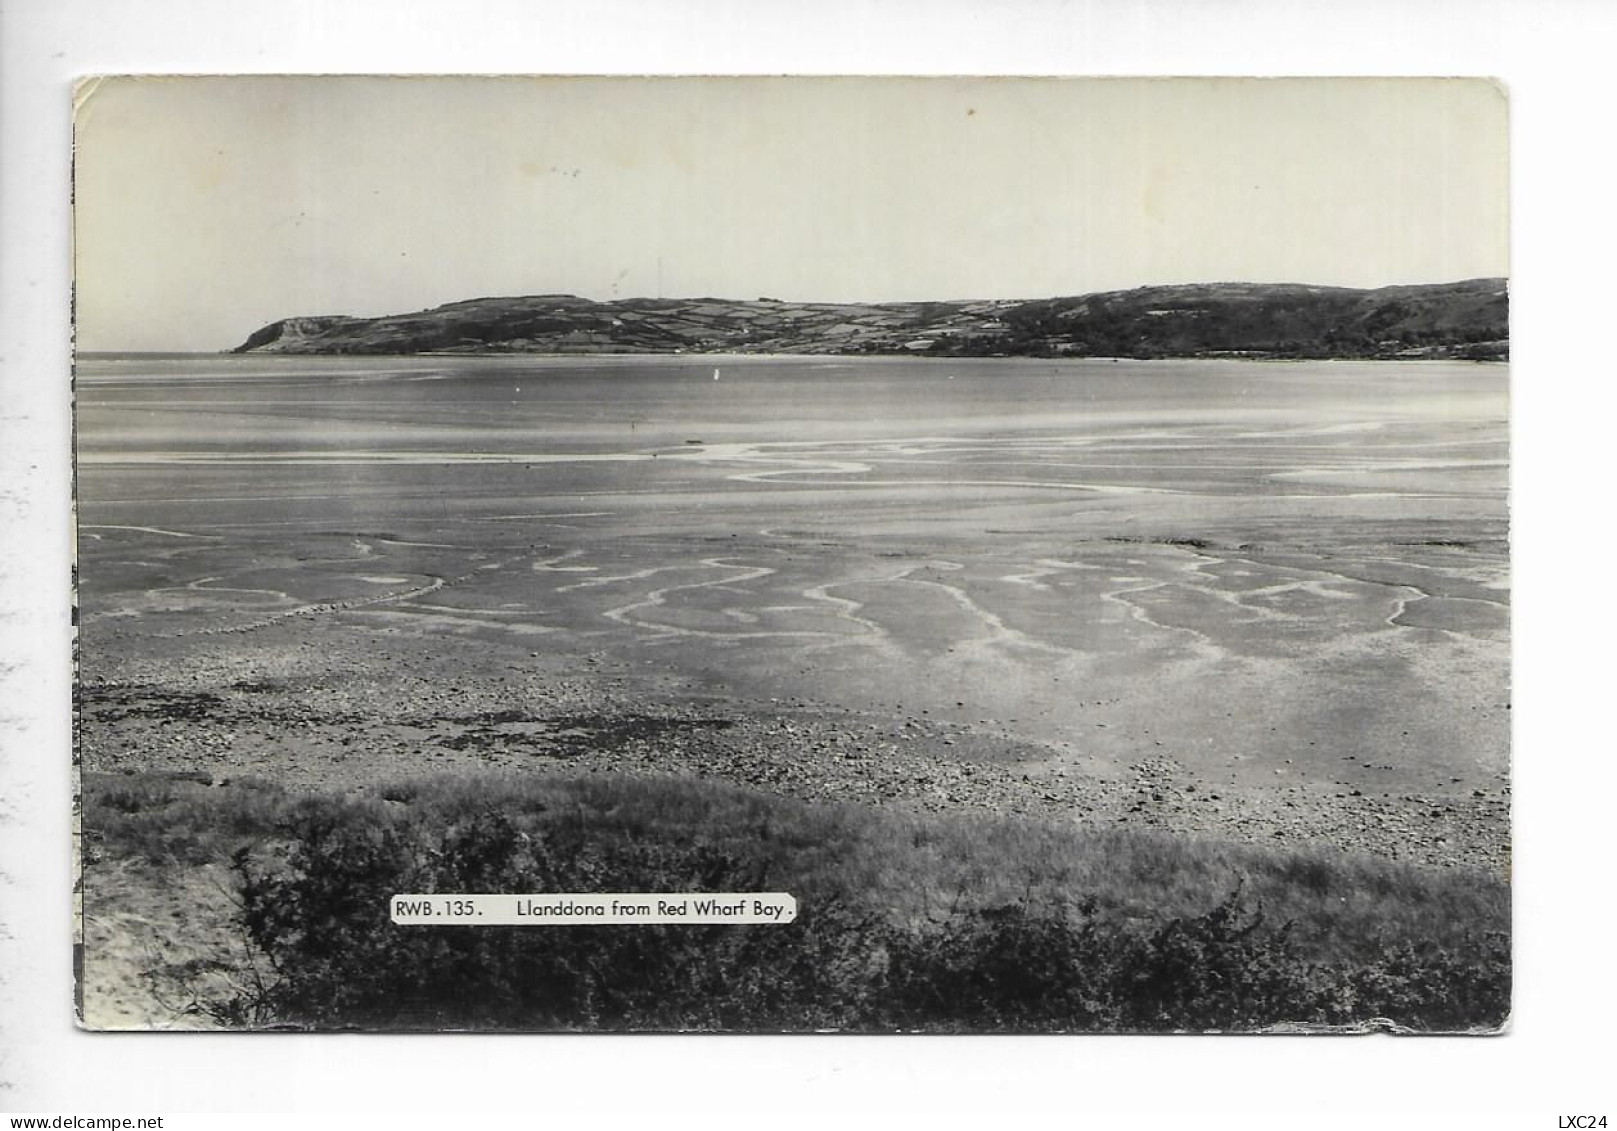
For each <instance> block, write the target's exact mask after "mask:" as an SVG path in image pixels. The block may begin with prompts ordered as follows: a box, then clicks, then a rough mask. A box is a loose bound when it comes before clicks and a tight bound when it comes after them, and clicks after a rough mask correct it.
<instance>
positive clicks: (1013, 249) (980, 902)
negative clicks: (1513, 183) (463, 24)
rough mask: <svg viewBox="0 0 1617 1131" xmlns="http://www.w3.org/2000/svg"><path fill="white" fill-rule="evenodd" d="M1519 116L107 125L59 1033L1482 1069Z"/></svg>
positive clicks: (132, 90)
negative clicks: (304, 1034)
mask: <svg viewBox="0 0 1617 1131" xmlns="http://www.w3.org/2000/svg"><path fill="white" fill-rule="evenodd" d="M1508 117H1509V96H1508V94H1507V92H1506V90H1505V89H1504V87H1503V86H1502V85H1501V84H1499V83H1497V82H1493V81H1490V80H1488V79H1486V78H1477V77H1473V78H1435V77H1434V78H1419V77H1359V78H1318V77H1314V78H1261V79H1260V78H1238V77H1222V78H1209V77H1202V78H1189V77H1187V78H1033V77H1001V78H993V77H970V78H966V77H961V78H948V77H924V78H923V77H909V78H904V77H870V76H865V77H729V78H723V77H623V76H619V77H581V76H566V77H562V76H554V77H538V76H459V77H455V76H430V77H429V76H403V77H382V76H340V75H299V76H292V75H287V76H276V75H256V76H248V75H213V76H199V75H190V76H166V75H110V76H104V77H97V78H87V79H84V80H83V81H81V82H80V83H79V85H78V87H77V90H76V91H75V93H74V123H73V129H74V135H73V145H74V155H73V206H72V224H73V249H72V255H73V288H74V293H73V302H74V327H73V329H74V357H73V398H74V406H73V412H74V420H73V424H74V445H75V453H74V457H75V458H74V484H73V486H74V507H75V521H76V530H77V543H76V565H75V578H74V580H75V586H76V608H77V635H76V641H75V655H74V660H75V663H76V683H75V689H74V704H73V709H74V733H73V762H74V770H75V774H76V783H77V786H76V799H75V803H74V824H75V837H74V842H75V851H76V857H75V867H76V872H77V875H76V882H77V887H76V891H75V902H76V905H77V906H76V911H77V930H78V939H77V948H76V955H75V961H74V977H75V981H76V985H75V987H74V991H73V992H74V997H75V1001H76V1011H77V1018H78V1024H79V1025H80V1026H82V1027H83V1028H85V1029H89V1030H96V1031H103V1030H135V1031H179V1030H184V1031H192V1030H205V1031H214V1032H244V1031H258V1030H291V1031H332V1030H347V1031H363V1032H373V1033H402V1032H468V1031H469V1032H513V1033H590V1032H605V1033H624V1032H647V1033H693V1034H694V1033H748V1034H773V1033H842V1034H913V1033H928V1034H934V1033H935V1034H989V1033H1005V1034H1034V1033H1049V1034H1163V1033H1191V1034H1249V1033H1268V1034H1297V1035H1306V1034H1326V1033H1336V1034H1340V1033H1394V1034H1415V1033H1422V1034H1427V1033H1445V1034H1449V1033H1465V1034H1478V1035H1488V1036H1490V1037H1494V1036H1496V1035H1498V1034H1500V1033H1501V1032H1502V1031H1504V1030H1506V1029H1508V1027H1509V1023H1510V1018H1511V1015H1512V1008H1513V998H1512V916H1511V876H1512V872H1511V848H1512V838H1511V828H1512V826H1511V811H1512V798H1511V781H1512V778H1511V739H1510V736H1511V717H1512V716H1511V683H1512V681H1511V653H1510V623H1511V622H1510V597H1511V562H1510V553H1509V544H1510V543H1509V539H1510V513H1509V483H1510V412H1509V402H1510V367H1509V359H1510V285H1509V276H1510V220H1509V153H1508V150H1509V136H1508V129H1507V122H1508ZM1198 1043H1200V1042H1198Z"/></svg>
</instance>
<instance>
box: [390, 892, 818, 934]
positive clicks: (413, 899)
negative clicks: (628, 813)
mask: <svg viewBox="0 0 1617 1131" xmlns="http://www.w3.org/2000/svg"><path fill="white" fill-rule="evenodd" d="M389 907H390V908H391V910H392V915H393V922H394V923H396V924H398V925H400V926H408V927H419V926H481V927H600V926H609V925H610V926H625V925H633V924H636V923H642V924H645V923H753V924H757V923H763V924H774V923H790V922H792V921H793V920H794V919H796V918H797V900H796V899H794V898H792V897H791V896H789V895H787V894H786V893H785V892H779V891H759V892H740V893H736V892H720V893H703V894H697V893H692V892H676V893H674V894H670V895H660V894H658V893H656V892H605V893H602V892H547V893H545V894H542V895H491V894H488V893H477V894H461V893H449V894H445V893H443V892H437V893H432V894H426V895H395V896H394V897H393V898H392V899H391V900H390V901H389Z"/></svg>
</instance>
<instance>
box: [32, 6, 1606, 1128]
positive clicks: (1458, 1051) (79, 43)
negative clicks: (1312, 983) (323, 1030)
mask: <svg viewBox="0 0 1617 1131" xmlns="http://www.w3.org/2000/svg"><path fill="white" fill-rule="evenodd" d="M1614 42H1617V8H1613V7H1611V6H1608V5H1602V4H1598V3H1593V2H1589V3H1578V2H1573V0H1564V2H1555V0H1463V2H1462V0H1449V2H1440V0H1429V2H1425V3H1416V2H1411V0H1376V2H1368V0H1363V2H1358V3H1347V2H1345V0H1338V2H1337V3H1334V4H1311V3H1302V2H1298V0H1264V2H1256V0H1219V2H1217V3H1194V2H1191V0H1134V2H1125V0H1113V2H1105V0H1088V2H1083V0H1072V2H1066V0H1047V2H1038V0H1012V2H996V3H991V2H988V0H932V2H926V0H863V2H855V0H817V2H815V3H793V4H785V3H779V4H777V3H766V2H763V0H712V2H705V3H704V2H695V0H691V2H685V0H661V2H646V3H630V2H627V0H609V2H605V3H583V2H578V0H570V2H568V3H551V2H548V0H462V2H460V3H455V4H446V3H438V2H435V0H327V2H325V3H320V2H317V0H296V2H293V0H287V2H285V3H280V4H266V3H255V4H248V3H242V2H239V0H106V2H97V0H14V2H12V3H10V4H8V5H7V6H6V7H5V9H4V10H3V12H0V52H3V54H0V83H3V87H0V141H3V144H4V156H3V160H0V217H3V224H4V226H3V237H0V247H3V254H0V273H3V275H0V283H3V288H4V289H3V291H0V586H3V591H0V592H3V596H0V601H3V604H0V616H3V617H4V619H0V664H4V663H5V662H7V661H9V660H11V659H13V658H14V654H15V653H17V652H18V651H21V650H26V651H27V652H28V653H29V655H30V659H29V662H28V664H27V666H26V667H24V668H22V669H20V670H13V671H11V672H9V673H8V672H6V671H5V670H4V669H3V668H0V720H4V722H3V724H0V726H3V729H0V752H3V756H0V872H3V873H4V877H3V878H0V922H3V923H4V924H5V925H6V927H7V928H8V929H9V931H10V932H11V934H12V936H13V937H12V938H9V939H0V978H3V979H4V982H3V984H0V1080H3V1081H4V1082H6V1083H7V1084H9V1087H8V1088H6V1089H4V1090H0V1110H13V1111H18V1110H20V1111H46V1110H49V1111H53V1112H71V1111H78V1112H90V1111H121V1112H123V1113H126V1114H140V1113H153V1112H164V1111H166V1112H182V1111H210V1110H211V1111H221V1112H267V1111H352V1112H379V1111H410V1112H415V1113H418V1114H419V1113H423V1112H431V1111H436V1110H443V1111H463V1112H472V1111H499V1110H508V1109H509V1110H520V1111H526V1112H534V1113H536V1112H544V1111H566V1110H578V1111H584V1112H598V1111H601V1110H614V1109H616V1110H639V1111H648V1112H659V1111H669V1110H675V1111H678V1110H688V1109H693V1108H694V1109H702V1108H706V1109H714V1110H724V1111H737V1110H744V1109H748V1108H760V1109H763V1110H776V1111H780V1110H786V1111H795V1112H815V1111H827V1110H848V1109H866V1110H870V1109H877V1110H889V1111H917V1112H919V1111H926V1110H948V1111H953V1112H961V1113H965V1112H971V1111H976V1110H1008V1109H1022V1110H1028V1109H1039V1108H1045V1109H1051V1110H1059V1111H1064V1112H1069V1113H1073V1112H1090V1113H1100V1112H1148V1111H1154V1112H1186V1113H1203V1114H1217V1113H1230V1112H1267V1113H1281V1112H1310V1111H1327V1112H1358V1113H1365V1114H1371V1113H1374V1114H1378V1115H1382V1116H1385V1115H1387V1114H1389V1113H1402V1114H1403V1115H1404V1116H1405V1117H1406V1118H1409V1119H1410V1120H1411V1123H1410V1125H1414V1122H1413V1120H1414V1117H1415V1116H1416V1115H1418V1113H1424V1112H1431V1113H1458V1112H1473V1111H1474V1112H1479V1113H1480V1112H1490V1113H1495V1114H1496V1115H1497V1113H1509V1112H1533V1113H1537V1114H1536V1115H1535V1116H1534V1117H1533V1118H1531V1119H1528V1120H1524V1121H1522V1122H1520V1123H1519V1125H1520V1126H1529V1127H1531V1126H1553V1125H1554V1122H1553V1121H1554V1119H1555V1116H1556V1114H1557V1113H1564V1114H1568V1115H1570V1114H1574V1113H1577V1112H1596V1113H1599V1112H1605V1113H1608V1114H1611V1115H1614V1116H1617V1112H1614V1111H1612V1110H1611V1106H1612V1105H1611V1099H1612V1097H1613V1089H1612V1086H1611V1085H1610V1083H1609V1082H1608V1081H1609V1080H1610V1078H1611V1073H1610V1068H1609V1064H1607V1063H1606V1062H1605V1058H1604V1056H1602V1055H1601V1054H1602V1053H1603V1051H1604V1050H1605V1049H1606V1048H1608V1047H1609V1044H1610V1042H1609V1039H1607V1037H1606V1026H1607V1025H1609V1024H1610V1021H1609V1018H1611V1017H1612V1016H1613V1013H1614V1011H1613V1009H1612V1005H1613V993H1612V989H1611V976H1610V969H1609V966H1610V963H1609V952H1610V950H1611V947H1612V943H1613V934H1612V930H1611V913H1610V909H1609V895H1608V893H1609V891H1610V887H1611V882H1612V881H1611V879H1610V875H1609V872H1608V870H1607V868H1606V867H1605V864H1606V860H1607V859H1608V857H1609V852H1608V851H1606V849H1607V846H1608V844H1609V841H1608V840H1607V838H1606V836H1605V822H1606V818H1607V808H1608V804H1609V803H1608V798H1610V797H1611V796H1612V785H1613V780H1612V779H1613V773H1612V760H1613V744H1612V742H1611V739H1610V736H1609V732H1608V731H1607V730H1606V729H1604V728H1603V727H1602V726H1601V725H1600V724H1601V723H1603V722H1604V721H1605V720H1604V717H1603V715H1601V714H1600V713H1599V712H1600V708H1601V707H1602V706H1604V702H1603V701H1604V700H1605V699H1606V698H1608V696H1609V693H1608V686H1607V685H1608V684H1609V682H1610V680H1609V677H1608V676H1607V674H1606V673H1607V672H1608V671H1609V670H1610V665H1611V661H1610V659H1609V657H1608V656H1606V655H1605V654H1603V653H1604V650H1603V649H1601V650H1597V649H1600V646H1601V645H1603V644H1605V643H1606V640H1607V635H1606V632H1607V630H1608V629H1609V628H1610V627H1611V626H1610V613H1609V607H1610V602H1609V600H1603V598H1605V597H1606V595H1607V594H1608V593H1609V592H1610V589H1609V585H1610V563H1612V562H1613V561H1617V556H1614V554H1613V552H1612V549H1613V548H1612V545H1611V542H1612V536H1611V532H1610V531H1611V526H1612V520H1611V519H1609V518H1607V517H1605V513H1604V512H1606V511H1607V510H1608V509H1609V506H1610V504H1609V501H1608V499H1607V498H1606V497H1605V496H1604V494H1603V492H1602V490H1601V488H1603V487H1605V486H1606V485H1607V484H1609V483H1610V482H1611V481H1612V472H1611V466H1612V465H1611V462H1610V460H1611V458H1612V454H1613V453H1612V451H1611V449H1612V447H1613V445H1612V443H1611V440H1610V433H1611V431H1612V427H1613V425H1612V421H1613V419H1614V417H1613V416H1612V415H1611V414H1610V413H1609V412H1607V411H1606V410H1607V409H1608V408H1609V407H1610V404H1611V396H1610V392H1609V387H1610V384H1611V383H1612V381H1613V379H1614V376H1613V374H1612V373H1611V362H1610V360H1609V358H1608V356H1607V355H1608V350H1609V347H1608V346H1607V343H1606V342H1605V341H1604V340H1603V337H1604V334H1605V332H1606V331H1607V328H1608V326H1609V325H1610V324H1611V322H1612V318H1611V315H1610V314H1609V313H1608V308H1609V306H1610V295H1609V292H1610V290H1611V287H1610V284H1609V283H1608V281H1607V278H1606V271H1605V269H1606V268H1607V266H1608V264H1609V263H1610V261H1611V258H1612V251H1613V248H1614V246H1617V244H1614V241H1613V238H1612V237H1613V204H1612V202H1613V200H1617V194H1614V193H1613V191H1612V189H1613V185H1612V176H1611V163H1610V157H1609V144H1608V143H1609V134H1610V121H1611V114H1612V111H1613V109H1614V108H1617V106H1614V103H1617V99H1614V97H1613V86H1612V78H1611V63H1610V59H1609V48H1610V45H1611V44H1613V43H1614ZM130 71H142V72H155V73H163V72H191V73H198V72H216V73H217V72H237V71H257V72H279V71H297V72H519V73H653V72H663V73H748V74H770V73H803V74H809V73H826V74H833V73H962V74H999V73H1007V74H1009V73H1022V74H1129V73H1144V74H1197V73H1199V74H1292V75H1296V74H1332V75H1336V74H1465V75H1493V76H1497V77H1499V78H1501V79H1503V80H1504V81H1505V83H1506V85H1507V87H1508V89H1509V91H1510V94H1511V97H1512V130H1513V193H1514V197H1513V270H1512V285H1513V295H1514V311H1513V318H1514V327H1513V331H1514V333H1513V336H1514V354H1515V359H1516V360H1515V362H1514V365H1513V382H1514V397H1513V400H1514V422H1515V447H1514V450H1513V464H1514V469H1515V496H1514V515H1515V518H1514V540H1515V557H1514V569H1515V576H1516V594H1515V597H1516V630H1515V640H1516V646H1517V661H1516V662H1517V670H1516V685H1517V691H1516V715H1517V720H1518V732H1517V739H1516V746H1515V758H1516V797H1517V803H1518V820H1517V825H1516V835H1517V843H1518V851H1517V860H1518V868H1517V880H1518V897H1517V929H1518V930H1517V938H1518V943H1517V946H1518V963H1517V981H1518V989H1517V1012H1516V1017H1515V1020H1514V1023H1513V1031H1512V1032H1511V1033H1510V1034H1509V1035H1508V1036H1505V1037H1503V1038H1494V1039H1488V1040H1465V1039H1431V1040H1392V1039H1386V1038H1375V1039H1357V1040H1347V1039H1331V1040H1315V1039H1311V1040H1302V1039H1284V1040H1272V1039H1227V1040H1204V1039H1178V1040H1174V1039H1156V1038H1151V1039H1116V1038H1112V1039H1065V1038H1063V1039H1038V1040H1022V1039H982V1038H963V1039H937V1038H934V1039H927V1040H916V1039H893V1038H883V1039H871V1038H865V1039H841V1038H837V1039H804V1038H726V1039H692V1038H679V1039H663V1038H611V1037H607V1038H590V1039H570V1038H537V1039H535V1038H509V1037H506V1038H470V1037H459V1038H453V1037H429V1038H402V1037H365V1038H358V1037H329V1036H328V1037H240V1036H238V1037H178V1036H170V1037H162V1036H133V1037H129V1036H123V1037H119V1036H106V1035H88V1034H83V1033H79V1032H77V1031H75V1030H74V1029H73V1028H72V1026H71V1021H70V1007H69V987H70V969H69V953H68V948H67V939H68V901H69V892H70V876H69V868H68V850H67V844H68V836H67V830H68V819H69V805H68V791H67V781H68V778H67V766H66V761H65V760H66V750H67V741H68V732H67V725H66V713H67V708H68V703H69V672H68V652H67V648H66V644H65V633H66V626H67V604H66V600H65V593H66V586H65V581H66V563H67V561H68V551H69V524H68V486H69V481H68V468H69V465H68V460H67V456H68V440H69V431H68V414H67V404H66V398H65V384H64V382H65V373H66V366H67V358H68V352H67V345H68V319H67V301H66V300H67V295H68V280H69V248H68V241H67V231H68V227H67V223H68V221H67V201H68V168H69V166H68V138H69V129H68V123H69V111H70V102H69V96H70V83H71V80H72V79H73V78H74V77H75V76H78V75H82V74H89V73H96V72H130ZM19 512H21V515H22V517H20V518H19V517H18V514H19ZM1279 1118H1280V1117H1279V1116H1278V1115H1276V1116H1275V1119H1276V1120H1278V1119H1279ZM525 1122H531V1120H525ZM1117 1122H1121V1120H1118V1121H1117ZM1264 1122H1265V1123H1270V1122H1271V1121H1270V1120H1265V1121H1264ZM1288 1122H1294V1120H1288ZM192 1125H200V1124H192ZM1229 1125H1231V1126H1234V1125H1236V1124H1235V1123H1234V1122H1233V1121H1229ZM1395 1125H1403V1124H1401V1123H1397V1122H1396V1121H1395ZM1480 1125H1490V1123H1489V1121H1487V1120H1483V1121H1481V1124H1480Z"/></svg>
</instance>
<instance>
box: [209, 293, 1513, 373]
mask: <svg viewBox="0 0 1617 1131" xmlns="http://www.w3.org/2000/svg"><path fill="white" fill-rule="evenodd" d="M233 352H236V353H292V354H417V353H590V354H596V353H758V354H768V353H780V354H861V353H870V354H912V355H913V354H920V355H938V356H955V357H1057V356H1075V357H1084V356H1091V357H1137V358H1152V357H1231V356H1234V357H1296V358H1307V357H1369V358H1394V357H1404V358H1409V357H1464V358H1474V359H1478V360H1497V359H1503V358H1505V357H1506V356H1508V352H1509V295H1508V289H1507V285H1506V281H1505V280H1504V279H1472V280H1467V281H1465V282H1458V283H1437V284H1423V285H1417V286H1396V287H1380V288H1377V289H1374V290H1355V289H1352V288H1347V287H1316V286H1307V285H1301V284H1289V283H1280V284H1275V283H1210V284H1194V285H1181V286H1158V287H1139V288H1136V289H1134V290H1128V291H1110V292H1105V293H1100V294H1090V295H1078V296H1073V297H1066V298H1051V299H1040V300H1033V301H1023V300H979V301H957V302H887V303H803V302H781V301H778V300H775V299H769V298H760V299H756V300H751V301H739V300H732V299H718V298H694V299H649V298H631V299H619V300H614V301H611V302H595V301H593V300H590V299H585V298H579V297H577V296H576V295H532V296H526V297H516V298H476V299H468V300H466V301H463V302H454V303H449V304H448V305H446V306H439V307H434V308H433V309H431V310H423V311H418V312H416V313H412V314H394V315H387V316H384V317H380V318H355V317H348V316H345V315H323V316H315V317H309V316H303V317H295V318H287V319H283V320H281V321H279V322H273V323H271V324H269V325H268V326H265V327H263V328H261V329H259V330H257V331H255V332H254V333H253V334H252V335H251V336H250V337H248V339H247V340H246V341H245V342H243V343H242V344H241V345H240V346H238V347H236V349H235V350H234V351H233Z"/></svg>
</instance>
